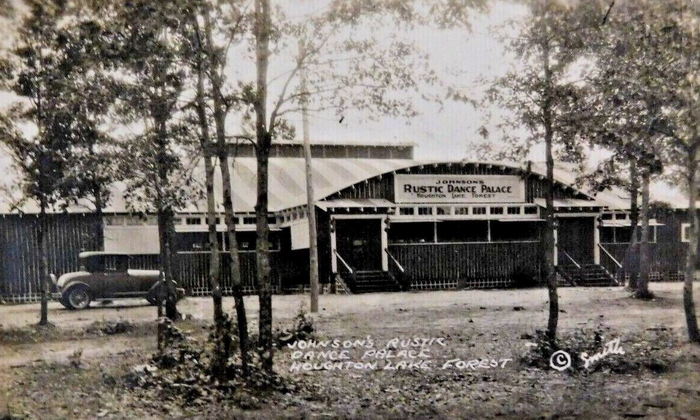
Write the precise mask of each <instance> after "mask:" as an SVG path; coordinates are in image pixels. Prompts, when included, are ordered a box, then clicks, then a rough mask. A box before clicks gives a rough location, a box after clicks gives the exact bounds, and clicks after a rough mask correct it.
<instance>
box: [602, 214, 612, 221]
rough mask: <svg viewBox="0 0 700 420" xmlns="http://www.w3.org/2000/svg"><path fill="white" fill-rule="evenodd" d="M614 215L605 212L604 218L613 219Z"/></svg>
mask: <svg viewBox="0 0 700 420" xmlns="http://www.w3.org/2000/svg"><path fill="white" fill-rule="evenodd" d="M612 218H613V215H612V214H611V213H603V220H611V219H612Z"/></svg>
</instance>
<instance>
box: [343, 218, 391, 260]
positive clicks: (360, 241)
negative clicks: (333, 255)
mask: <svg viewBox="0 0 700 420" xmlns="http://www.w3.org/2000/svg"><path fill="white" fill-rule="evenodd" d="M381 229H382V223H381V219H348V220H345V219H337V220H336V221H335V235H336V249H337V251H338V254H340V256H341V257H342V258H343V259H344V260H345V261H347V263H348V264H350V267H352V269H353V270H359V271H370V270H381V269H382V244H381V242H382V239H381ZM341 264H342V263H341V262H340V261H339V262H338V265H339V266H340V265H341Z"/></svg>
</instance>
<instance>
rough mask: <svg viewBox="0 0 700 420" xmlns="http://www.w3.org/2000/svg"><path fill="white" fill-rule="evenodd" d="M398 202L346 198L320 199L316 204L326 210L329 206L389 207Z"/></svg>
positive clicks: (337, 207) (348, 207) (350, 207)
mask: <svg viewBox="0 0 700 420" xmlns="http://www.w3.org/2000/svg"><path fill="white" fill-rule="evenodd" d="M395 205H396V204H394V203H393V202H391V201H389V200H385V199H383V198H346V199H340V200H324V201H318V202H317V203H316V206H318V207H319V208H321V209H323V210H325V209H329V208H336V209H339V208H346V209H353V208H387V207H394V206H395Z"/></svg>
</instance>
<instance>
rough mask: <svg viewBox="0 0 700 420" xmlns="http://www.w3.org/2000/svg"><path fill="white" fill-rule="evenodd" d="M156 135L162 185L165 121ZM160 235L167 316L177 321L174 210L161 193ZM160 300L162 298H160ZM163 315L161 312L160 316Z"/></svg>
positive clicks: (164, 180) (160, 122) (165, 177)
mask: <svg viewBox="0 0 700 420" xmlns="http://www.w3.org/2000/svg"><path fill="white" fill-rule="evenodd" d="M156 130H157V132H156V136H157V147H158V151H157V152H158V158H157V159H158V162H157V165H158V179H159V180H160V183H161V185H167V184H168V182H169V180H168V170H167V168H166V166H165V160H166V154H167V152H166V145H167V133H166V128H165V121H163V120H157V121H156ZM157 213H158V236H159V241H160V267H161V271H162V273H163V274H162V279H161V281H162V282H163V283H165V284H162V285H161V287H162V289H163V292H165V293H166V297H165V316H166V317H168V318H169V319H170V320H172V321H175V320H177V319H178V318H179V313H178V312H177V290H176V286H175V279H174V277H173V249H172V247H173V234H174V231H175V225H174V212H173V209H172V207H170V204H169V203H167V202H166V198H165V197H163V196H162V195H161V197H159V199H158V212H157ZM159 300H160V299H159ZM160 315H162V314H161V313H160V312H159V316H160Z"/></svg>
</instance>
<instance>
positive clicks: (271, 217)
mask: <svg viewBox="0 0 700 420" xmlns="http://www.w3.org/2000/svg"><path fill="white" fill-rule="evenodd" d="M276 222H277V218H276V217H274V216H270V217H268V218H267V223H268V224H270V225H274V224H275V223H276Z"/></svg>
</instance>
